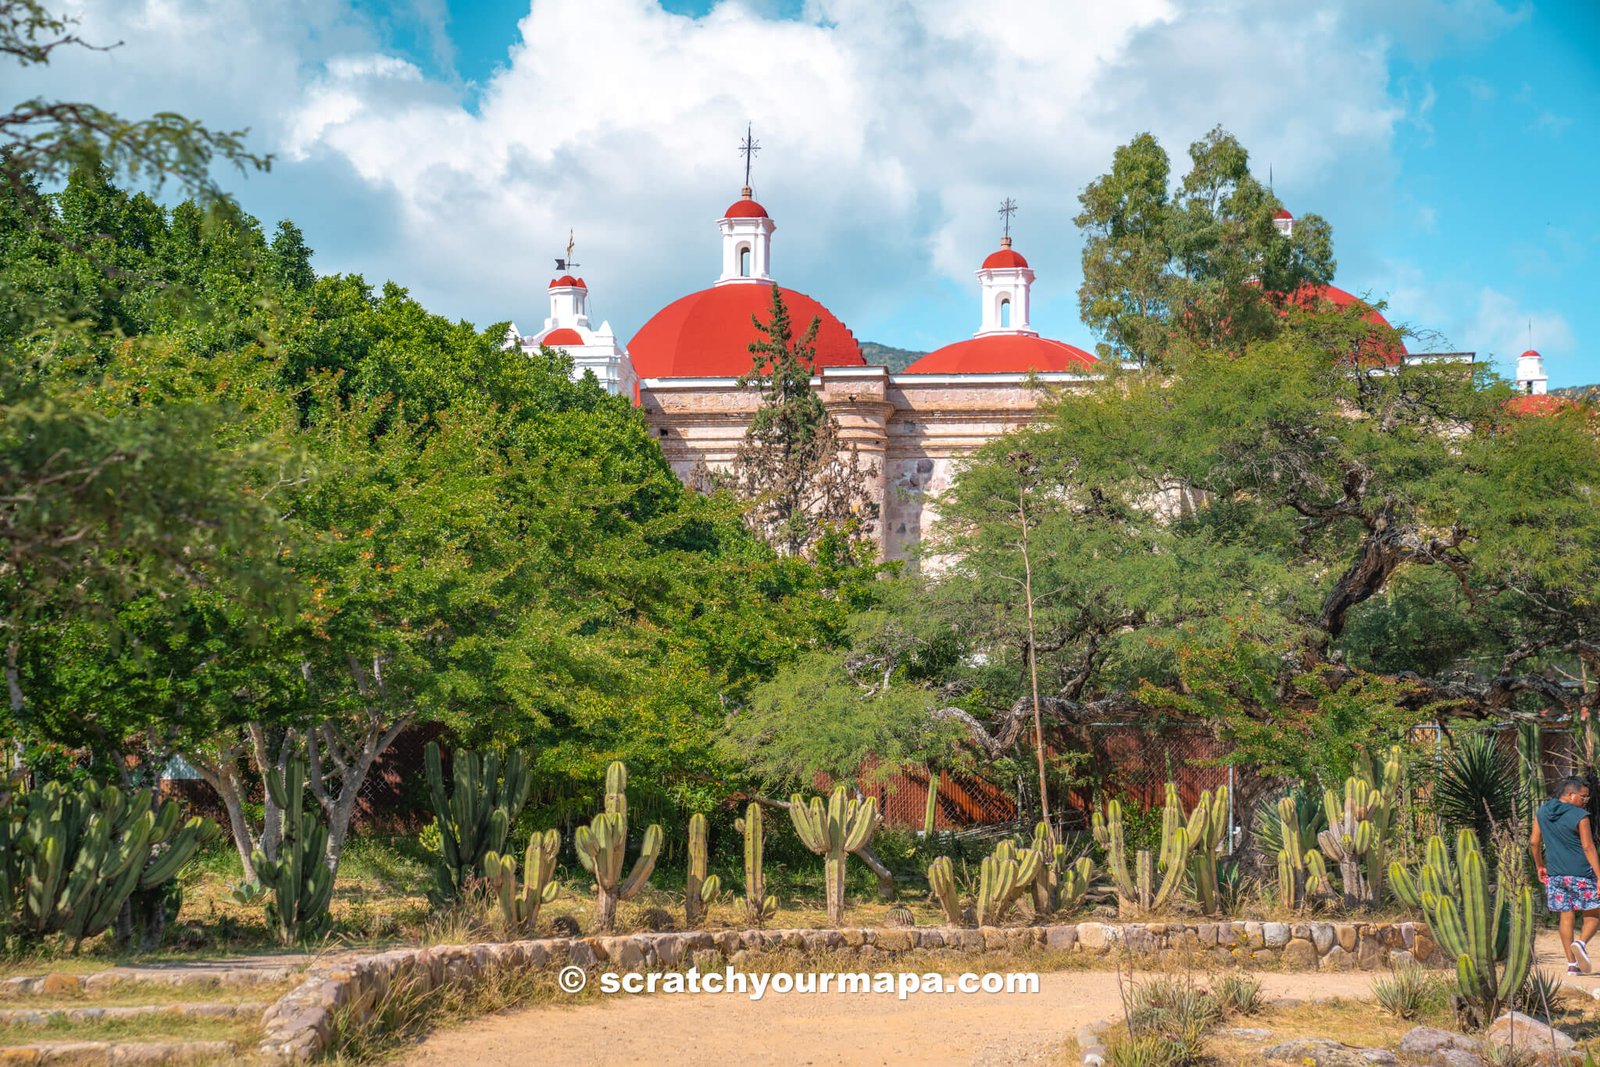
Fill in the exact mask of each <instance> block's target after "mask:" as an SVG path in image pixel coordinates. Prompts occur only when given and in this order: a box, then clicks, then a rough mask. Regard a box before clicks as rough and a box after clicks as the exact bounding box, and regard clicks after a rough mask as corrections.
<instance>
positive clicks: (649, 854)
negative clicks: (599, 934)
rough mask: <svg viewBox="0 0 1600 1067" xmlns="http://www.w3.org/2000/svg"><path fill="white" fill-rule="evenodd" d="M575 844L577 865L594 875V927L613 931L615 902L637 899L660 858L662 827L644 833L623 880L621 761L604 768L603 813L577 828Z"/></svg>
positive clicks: (624, 778)
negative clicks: (631, 868)
mask: <svg viewBox="0 0 1600 1067" xmlns="http://www.w3.org/2000/svg"><path fill="white" fill-rule="evenodd" d="M575 843H576V845H577V849H578V862H579V863H582V864H583V869H584V870H586V871H588V872H589V873H590V874H592V875H594V891H595V902H594V917H595V926H596V928H597V929H600V930H603V931H607V932H609V931H611V930H612V929H614V928H615V927H616V922H617V902H618V901H619V900H632V899H633V898H634V897H635V896H637V895H638V893H639V890H641V889H643V888H644V887H645V883H646V882H648V881H649V880H650V872H651V871H653V870H655V866H656V860H657V859H658V858H659V857H660V855H661V827H659V826H656V825H654V824H652V825H651V826H650V828H649V829H647V830H646V831H645V832H644V841H643V842H642V844H641V845H640V848H639V856H638V859H637V860H635V861H634V864H633V870H632V871H630V872H629V874H628V877H627V878H626V879H624V878H623V877H622V868H623V861H624V860H625V859H626V858H627V851H628V768H626V767H624V766H623V765H622V763H621V762H620V761H615V762H613V763H612V764H611V766H609V767H607V768H606V810H605V811H604V812H602V813H600V814H599V815H596V816H595V817H594V819H593V821H591V822H590V823H589V825H588V826H580V827H578V832H577V835H576V841H575Z"/></svg>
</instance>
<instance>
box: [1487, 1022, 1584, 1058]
mask: <svg viewBox="0 0 1600 1067" xmlns="http://www.w3.org/2000/svg"><path fill="white" fill-rule="evenodd" d="M1513 1043H1515V1045H1516V1047H1517V1048H1519V1049H1522V1050H1524V1051H1526V1052H1531V1053H1533V1054H1534V1055H1535V1056H1539V1057H1541V1058H1542V1059H1550V1060H1552V1061H1553V1062H1558V1063H1559V1062H1561V1060H1562V1058H1563V1056H1562V1054H1564V1053H1568V1052H1571V1051H1573V1050H1574V1049H1576V1048H1577V1047H1578V1043H1577V1042H1576V1041H1574V1040H1572V1038H1570V1037H1568V1036H1567V1035H1566V1034H1564V1033H1562V1032H1561V1031H1560V1030H1557V1029H1556V1028H1555V1027H1553V1026H1551V1025H1550V1024H1549V1023H1544V1022H1540V1021H1539V1020H1538V1019H1535V1018H1534V1017H1533V1016H1531V1015H1524V1014H1522V1013H1521V1012H1520V1011H1508V1012H1506V1013H1505V1014H1504V1015H1502V1016H1500V1018H1498V1019H1496V1020H1495V1021H1494V1022H1493V1023H1491V1024H1490V1025H1489V1029H1487V1030H1485V1031H1484V1032H1483V1047H1484V1048H1486V1049H1496V1048H1506V1047H1509V1046H1511V1045H1512V1044H1513Z"/></svg>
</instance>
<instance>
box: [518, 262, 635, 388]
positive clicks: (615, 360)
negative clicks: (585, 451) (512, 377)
mask: <svg viewBox="0 0 1600 1067" xmlns="http://www.w3.org/2000/svg"><path fill="white" fill-rule="evenodd" d="M568 251H569V253H570V251H571V246H570V245H569V246H568ZM572 265H573V266H576V264H572ZM510 333H511V336H510V337H509V338H508V339H507V343H508V345H516V346H519V347H521V349H522V350H523V351H524V352H527V353H528V354H529V355H533V354H535V353H537V352H538V350H539V349H540V348H541V347H544V348H553V349H558V350H560V351H563V352H565V353H566V354H567V356H568V357H569V358H571V360H572V377H573V380H575V381H576V380H578V379H581V378H582V377H583V376H584V374H585V373H592V374H594V376H595V378H596V379H597V380H598V381H599V382H600V384H601V385H603V386H604V387H605V388H606V391H607V392H610V393H619V394H622V395H624V396H632V395H633V388H634V381H635V376H634V372H633V362H632V360H630V359H629V358H628V350H627V349H626V348H624V347H623V346H622V345H621V344H620V343H619V342H618V341H617V338H616V334H614V333H613V332H612V330H611V324H610V323H609V322H602V323H601V324H600V325H599V327H598V328H596V327H595V326H594V325H593V324H592V323H591V322H590V320H589V287H588V285H586V284H585V283H584V280H583V279H582V278H576V277H573V276H572V275H571V274H563V275H562V276H561V277H559V278H552V279H551V280H550V317H549V318H547V319H545V320H544V328H543V329H541V330H540V331H539V332H538V333H534V334H528V335H526V336H524V335H523V334H521V333H520V332H519V331H518V330H517V327H516V324H515V323H512V325H511V331H510Z"/></svg>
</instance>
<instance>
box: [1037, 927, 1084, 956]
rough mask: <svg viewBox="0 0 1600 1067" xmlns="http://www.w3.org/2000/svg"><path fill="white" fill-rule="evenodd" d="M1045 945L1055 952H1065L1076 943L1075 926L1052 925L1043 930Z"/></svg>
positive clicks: (1076, 929) (1076, 931)
mask: <svg viewBox="0 0 1600 1067" xmlns="http://www.w3.org/2000/svg"><path fill="white" fill-rule="evenodd" d="M1044 943H1045V947H1046V948H1049V949H1051V950H1052V951H1055V952H1066V951H1068V950H1070V949H1071V948H1072V947H1073V946H1074V945H1076V944H1077V943H1078V928H1077V927H1076V926H1052V927H1050V928H1049V929H1048V930H1046V931H1045V935H1044Z"/></svg>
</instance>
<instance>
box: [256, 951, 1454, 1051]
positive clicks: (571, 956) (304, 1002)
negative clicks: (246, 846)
mask: <svg viewBox="0 0 1600 1067" xmlns="http://www.w3.org/2000/svg"><path fill="white" fill-rule="evenodd" d="M1032 948H1044V949H1049V950H1053V951H1066V952H1083V953H1086V954H1090V955H1105V954H1107V953H1109V952H1110V951H1111V950H1112V949H1113V948H1121V949H1123V950H1125V951H1128V952H1131V953H1134V954H1136V955H1159V954H1162V953H1174V954H1184V955H1188V954H1191V953H1193V952H1195V951H1202V952H1207V953H1210V954H1211V955H1213V956H1214V957H1215V958H1216V959H1217V960H1218V962H1221V963H1252V964H1258V965H1259V964H1263V963H1265V964H1272V963H1277V964H1278V965H1280V966H1282V967H1286V968H1289V969H1293V970H1311V969H1329V970H1340V969H1344V970H1348V969H1355V968H1359V969H1362V970H1376V969H1378V968H1379V967H1388V966H1393V965H1396V964H1401V963H1405V962H1411V961H1415V962H1418V963H1422V964H1424V965H1430V966H1431V965H1438V964H1441V963H1442V962H1443V957H1442V955H1441V954H1440V952H1439V950H1438V948H1437V947H1436V946H1435V945H1434V943H1433V940H1432V938H1431V937H1429V935H1428V927H1427V924H1425V923H1413V922H1406V923H1331V922H1254V921H1250V922H1214V923H1193V922H1170V923H1166V922H1152V923H1120V924H1110V923H1102V922H1083V923H1073V924H1066V925H1059V926H1021V927H986V928H983V929H977V930H973V929H957V928H953V927H913V928H906V929H858V928H845V929H838V930H832V929H828V930H724V931H718V932H711V931H705V930H693V931H682V932H665V933H640V934H632V935H623V936H615V937H584V938H541V939H539V940H534V941H507V942H493V943H483V944H472V945H438V946H433V947H428V948H405V949H393V950H390V951H388V952H380V953H378V954H376V955H371V956H360V957H346V958H344V959H342V960H337V961H332V962H329V963H326V964H322V965H319V966H314V967H313V968H312V969H311V971H310V972H309V973H308V975H307V977H306V979H305V981H303V982H301V983H300V985H298V986H296V987H295V988H294V989H292V990H290V991H289V992H288V993H286V994H284V995H283V996H282V997H281V998H279V999H278V1000H277V1001H276V1002H275V1003H274V1004H272V1005H271V1006H270V1007H269V1008H267V1010H266V1012H265V1013H264V1014H263V1016H262V1025H263V1026H264V1027H265V1029H266V1034H265V1036H264V1038H263V1039H262V1042H261V1046H260V1052H261V1054H262V1055H263V1056H264V1057H265V1058H266V1059H268V1060H270V1061H274V1062H277V1063H285V1064H302V1063H307V1062H309V1061H311V1060H313V1059H316V1058H317V1057H318V1056H320V1055H322V1053H323V1052H324V1051H326V1050H327V1044H328V1041H329V1039H330V1038H331V1037H332V1032H333V1023H334V1016H335V1013H336V1012H339V1011H341V1010H345V1009H347V1008H348V1009H350V1010H353V1011H355V1012H357V1013H362V1012H366V1011H368V1010H370V1009H371V1008H372V1007H373V1006H374V1005H376V1004H377V1003H378V1002H379V1001H380V1000H381V999H382V998H383V996H384V995H385V994H386V993H387V992H388V990H389V988H390V986H391V983H393V982H394V981H396V980H404V981H406V982H408V983H414V984H415V985H416V986H417V987H418V988H420V989H422V990H423V991H427V990H432V989H436V988H439V987H440V986H443V985H455V984H462V983H467V982H471V981H474V980H476V979H477V978H478V977H479V976H481V975H483V974H484V973H486V972H487V971H489V970H490V969H492V968H504V967H511V968H518V969H521V968H549V967H559V966H567V965H570V964H576V965H578V966H580V967H584V968H591V967H598V966H601V965H605V966H608V967H611V968H614V969H618V970H625V971H638V970H646V969H649V968H651V967H676V966H680V965H683V964H692V965H693V966H696V967H699V968H701V969H702V970H706V969H711V968H719V969H720V968H722V967H724V966H729V965H737V964H740V963H743V962H747V961H749V962H753V960H754V959H756V958H759V954H760V953H762V952H768V951H776V950H783V949H792V950H798V951H800V952H803V953H806V954H808V955H809V954H813V953H820V952H841V953H849V954H850V955H852V956H853V957H854V958H856V959H858V960H860V961H861V962H862V963H863V964H870V963H871V962H872V961H874V960H880V959H881V960H884V961H888V960H892V959H894V958H895V957H897V956H899V955H900V954H901V953H904V952H910V951H918V950H933V949H952V950H956V951H962V952H984V951H1006V950H1010V951H1016V950H1026V949H1032Z"/></svg>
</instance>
